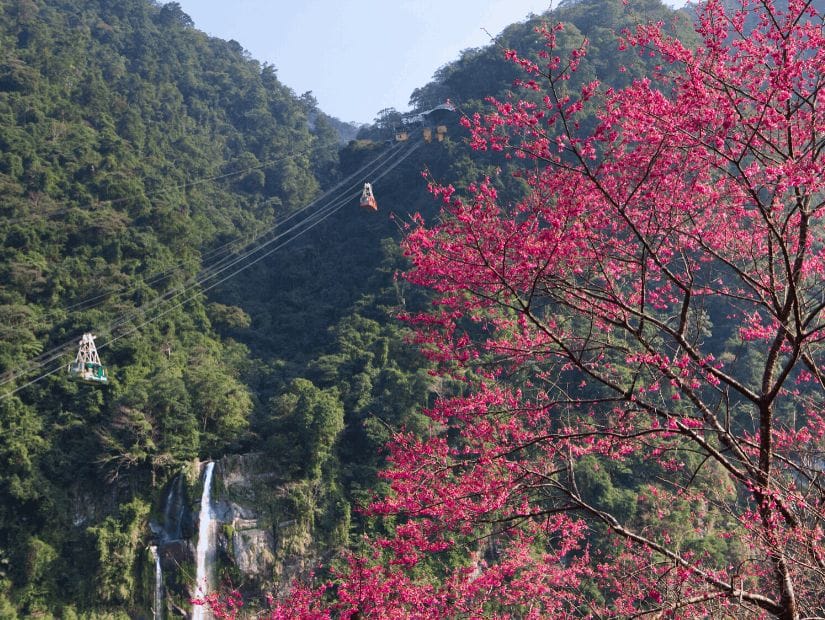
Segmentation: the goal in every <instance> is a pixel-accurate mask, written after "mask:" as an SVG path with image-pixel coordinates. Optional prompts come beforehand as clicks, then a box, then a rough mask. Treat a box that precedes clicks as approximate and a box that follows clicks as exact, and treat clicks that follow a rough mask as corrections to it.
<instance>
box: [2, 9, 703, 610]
mask: <svg viewBox="0 0 825 620" xmlns="http://www.w3.org/2000/svg"><path fill="white" fill-rule="evenodd" d="M674 15H675V14H674V13H673V12H672V11H670V10H669V9H667V8H666V7H664V6H663V5H662V4H661V3H659V2H658V0H644V1H642V2H633V3H631V9H627V8H625V6H624V3H623V2H621V0H582V1H581V2H565V3H562V5H561V7H560V8H559V9H557V10H555V11H554V12H553V13H552V14H548V15H545V16H538V17H535V18H533V19H531V20H529V21H527V22H524V23H520V24H514V25H513V26H510V27H509V28H507V29H506V30H505V31H504V32H503V33H502V34H501V35H500V36H499V37H498V38H497V39H496V43H495V44H494V45H491V46H489V47H485V48H483V49H473V50H467V51H465V52H464V53H462V55H461V57H460V58H459V59H458V60H456V61H455V62H453V63H450V64H448V65H446V66H445V67H442V68H441V69H440V70H439V71H438V72H437V73H436V75H435V77H434V80H433V82H432V83H430V84H428V85H425V86H422V87H421V88H419V89H417V90H416V91H415V92H414V93H413V94H412V99H411V104H412V105H413V106H414V107H415V108H416V110H417V111H419V112H420V111H425V110H429V109H431V108H433V107H435V106H436V105H439V104H441V103H443V102H444V101H445V100H447V99H449V100H451V101H453V102H454V103H455V104H456V105H457V107H458V112H457V113H455V114H454V115H452V116H451V117H448V118H447V119H446V120H444V121H443V122H444V123H445V124H446V126H447V128H448V129H447V134H446V138H445V139H444V140H443V141H436V140H433V141H432V142H428V143H423V142H422V139H421V130H422V129H423V127H422V125H420V124H419V125H412V126H411V129H410V139H409V141H408V142H407V143H395V142H394V133H395V132H394V129H395V127H394V126H392V124H391V123H386V122H382V119H381V118H379V119H377V121H378V122H377V123H376V125H374V126H372V127H369V128H364V129H362V131H361V135H360V138H362V139H360V140H355V141H352V142H349V144H348V145H347V146H346V147H344V148H343V149H341V150H340V151H339V135H340V134H339V132H340V131H341V130H342V128H343V129H345V128H346V127H345V126H344V124H342V123H341V122H340V121H337V119H332V118H329V117H328V116H326V115H325V114H324V113H323V111H321V110H318V108H317V105H316V102H315V101H314V100H313V99H312V98H311V97H310V96H303V97H299V96H296V94H295V93H293V92H292V91H291V90H290V89H289V88H288V87H287V86H286V85H284V84H282V83H281V82H280V81H279V80H278V77H277V71H276V68H275V67H273V66H271V65H267V64H261V63H259V62H257V61H256V60H254V59H252V58H250V57H249V55H248V54H247V53H246V52H245V51H244V49H243V47H242V45H241V44H239V43H237V42H234V41H229V42H226V41H222V40H219V39H215V38H212V37H208V36H207V35H205V34H204V33H202V32H199V31H198V30H197V29H196V28H195V27H194V26H193V24H192V21H191V19H190V18H189V17H188V16H187V15H186V14H185V13H183V12H182V11H181V9H180V7H179V6H178V5H177V3H174V2H173V3H168V4H164V5H160V4H157V3H153V2H150V1H149V0H118V2H109V1H106V0H0V151H2V153H1V154H0V196H1V197H2V199H0V236H2V239H3V245H2V250H0V252H2V260H0V316H2V321H1V322H2V326H0V329H2V330H3V333H2V338H0V372H2V373H3V374H2V377H3V378H2V384H0V388H2V391H3V393H2V400H0V616H3V617H15V615H19V616H20V617H28V616H35V615H39V616H41V617H49V616H50V615H53V616H55V617H67V618H68V617H72V614H75V613H79V614H81V615H83V614H86V615H87V616H88V617H115V616H117V615H118V614H119V615H120V616H123V617H138V616H140V615H141V614H143V615H148V612H147V609H148V605H149V604H150V603H149V602H147V601H150V598H151V597H150V594H149V590H150V589H151V586H150V585H148V583H149V581H150V579H149V578H147V574H148V573H147V567H146V554H145V549H146V547H147V545H148V544H149V543H150V542H151V540H152V536H153V534H152V531H151V528H150V527H149V524H150V522H152V520H153V519H155V520H156V519H157V518H158V512H159V511H160V505H161V498H162V496H163V495H164V494H165V493H166V491H167V489H168V485H169V482H170V481H171V480H172V478H173V477H174V476H175V475H176V474H178V473H179V472H181V471H186V472H189V483H190V486H191V487H192V489H196V488H197V476H196V475H195V474H193V473H192V472H196V471H197V468H196V467H195V466H194V465H193V463H196V462H197V461H199V460H200V461H202V460H205V459H216V458H219V457H221V456H224V455H226V454H234V453H245V452H258V453H263V454H264V455H265V458H266V459H267V460H268V462H269V464H270V466H271V467H272V469H273V470H274V471H276V472H278V473H277V475H278V477H279V479H280V480H281V481H284V482H289V483H290V484H292V485H293V486H292V487H290V488H291V491H290V492H291V493H293V495H294V497H292V499H294V502H295V503H296V505H299V504H300V505H301V506H304V508H302V510H304V511H305V513H306V514H310V515H311V519H310V521H311V522H312V524H313V525H312V527H313V528H314V530H315V532H316V536H317V539H318V541H320V542H319V543H318V546H320V547H322V548H325V549H327V550H334V549H337V548H339V547H341V546H343V545H345V544H346V543H347V542H348V541H349V540H350V533H351V532H352V531H363V530H364V529H368V528H370V527H371V526H372V524H371V523H369V522H365V521H362V520H359V518H358V517H357V515H356V517H354V518H353V517H352V513H353V511H352V510H351V506H352V505H353V503H354V502H357V501H358V500H360V499H362V498H363V497H366V496H368V495H370V494H371V492H372V490H373V489H374V488H375V487H376V485H377V484H378V483H377V482H376V479H375V472H376V468H377V466H378V464H379V459H380V449H381V445H382V444H383V443H384V441H385V440H386V439H387V438H388V437H389V435H390V433H391V432H393V431H395V430H397V429H399V428H401V427H407V428H409V429H412V430H415V429H417V428H420V427H422V426H423V421H422V418H421V416H420V410H421V408H422V407H423V406H426V405H427V404H428V403H430V404H431V403H432V401H433V399H434V397H435V395H437V394H441V393H444V392H445V391H450V390H455V389H457V388H455V387H452V386H449V385H444V384H443V383H441V382H439V383H435V382H434V379H433V378H432V377H431V376H430V375H429V374H428V372H427V371H428V368H429V364H428V362H426V361H425V360H424V359H423V358H421V357H420V356H419V355H418V353H416V352H415V350H414V349H413V348H412V347H411V346H410V345H409V344H408V343H407V342H406V341H405V336H406V328H404V327H403V326H402V325H401V324H399V323H398V322H397V321H395V319H394V317H395V315H396V314H397V313H398V312H399V311H402V310H410V309H414V308H417V307H420V306H421V305H422V304H423V303H425V302H426V300H425V299H424V298H423V294H422V293H421V292H420V291H417V290H414V289H411V288H410V286H409V285H408V284H406V283H404V281H403V280H400V279H398V278H397V277H396V273H397V271H398V270H399V269H400V268H403V266H404V258H403V256H402V255H401V251H400V250H399V248H398V245H397V240H398V238H399V237H400V236H401V234H402V233H401V230H402V228H403V225H404V222H405V221H406V220H407V218H408V216H409V214H411V213H414V212H419V211H420V212H422V213H423V214H424V216H425V217H433V216H434V214H435V213H436V207H437V205H435V204H434V202H433V200H432V198H431V197H430V195H429V194H428V192H427V188H426V183H425V182H424V181H423V180H422V178H421V174H420V173H421V171H422V170H424V169H425V168H426V169H427V170H428V171H429V174H430V175H432V177H433V178H435V179H437V180H439V181H442V182H454V183H456V184H464V185H466V184H467V183H469V182H471V181H474V180H476V179H477V178H478V177H479V176H480V175H481V174H484V173H487V174H491V175H493V177H494V182H495V183H496V184H497V185H498V186H499V187H500V189H501V190H502V191H503V192H505V194H504V195H509V196H512V197H517V196H518V195H520V192H521V191H522V189H523V185H522V181H521V180H519V179H512V178H511V177H509V176H508V174H507V161H506V160H505V159H504V157H503V156H501V155H500V154H493V153H488V154H485V155H479V154H476V153H471V151H470V149H469V148H468V146H467V144H466V143H465V138H466V137H467V133H466V130H465V129H464V128H463V127H461V126H460V125H459V123H458V118H459V116H460V115H462V114H467V115H472V113H473V112H475V111H477V110H480V109H481V107H482V106H483V105H484V103H483V99H484V98H485V97H487V96H490V95H493V96H497V97H504V96H505V93H506V92H507V91H508V90H509V89H511V88H512V85H513V80H514V79H516V77H518V72H517V70H516V69H515V68H514V67H513V65H512V63H510V62H508V61H506V60H505V59H504V57H503V53H502V48H510V47H513V48H518V49H519V50H520V51H521V53H533V54H536V53H538V51H539V48H540V45H541V44H540V41H539V40H538V38H537V37H536V34H535V30H534V29H535V27H536V26H538V25H539V24H540V23H542V21H543V20H544V19H550V20H552V21H556V20H562V21H564V22H566V23H567V24H568V27H567V29H566V30H565V32H564V42H563V44H562V45H563V47H565V48H573V47H577V46H579V45H580V44H581V41H582V38H583V37H587V38H588V39H589V41H590V54H589V56H588V57H587V58H586V60H585V64H584V68H583V70H582V71H580V73H579V78H578V79H580V80H581V81H582V83H584V82H585V81H588V80H590V79H593V78H599V79H601V80H603V81H605V82H606V83H608V84H614V85H617V86H620V85H623V84H627V83H629V81H630V80H631V79H633V78H634V77H636V76H639V75H642V73H643V72H644V71H645V70H646V69H645V66H644V64H643V63H642V61H639V60H638V58H637V57H636V56H634V55H631V54H627V55H622V54H618V53H617V52H616V43H615V32H617V31H620V30H621V28H623V27H625V26H629V25H631V24H634V23H636V22H638V21H639V19H640V18H642V19H645V20H648V19H650V20H657V19H663V20H668V21H669V20H672V19H673V18H674ZM688 22H689V16H688V15H687V14H682V15H681V17H680V18H679V20H677V25H676V27H677V28H679V29H682V31H683V32H687V30H688V25H689V24H688ZM620 67H621V68H622V69H621V70H620ZM383 120H386V119H383ZM440 122H442V121H440ZM393 149H398V150H397V151H393ZM395 152H397V153H402V152H403V153H404V156H405V157H406V158H405V159H403V161H401V160H400V157H399V161H400V163H399V165H398V166H397V167H395V168H393V170H392V171H391V172H390V173H389V175H388V176H386V177H384V178H381V179H379V180H377V181H376V191H377V193H378V202H379V213H378V214H377V215H372V214H368V213H362V212H360V211H359V210H358V208H357V201H356V200H355V198H354V197H350V200H349V202H348V203H347V204H346V206H345V207H344V208H341V209H340V210H338V211H336V212H334V213H332V214H331V215H330V216H329V217H328V218H327V219H325V220H324V221H319V222H318V223H317V225H316V226H314V227H313V228H312V229H311V230H309V231H307V232H306V233H305V234H303V233H302V234H301V236H300V237H296V238H295V239H294V240H292V241H290V243H289V245H288V247H285V248H284V249H282V250H281V251H279V252H277V253H274V254H272V255H271V256H268V257H266V258H265V259H262V260H260V261H259V262H257V263H256V264H254V265H253V266H251V267H250V268H249V269H246V270H245V271H243V272H241V273H238V274H237V275H234V276H233V277H231V278H225V281H222V282H220V283H217V282H216V280H217V279H223V278H216V280H206V279H205V278H206V276H207V275H209V273H210V270H216V269H219V268H221V269H222V268H223V267H224V266H225V265H226V264H227V263H228V261H230V260H231V259H232V258H231V257H233V256H237V254H233V252H239V251H243V250H244V249H245V248H249V247H253V248H254V247H258V246H257V245H255V244H256V243H257V244H259V245H260V244H262V243H264V242H266V241H267V240H270V239H272V236H273V235H275V234H278V231H281V230H283V229H284V228H285V226H286V225H281V226H279V225H278V222H288V221H289V218H290V216H292V215H295V214H298V213H300V212H301V209H302V208H304V207H305V206H309V207H310V210H311V209H312V208H313V207H312V205H313V202H312V201H313V200H315V199H317V198H321V203H323V196H324V191H326V190H328V189H330V188H334V187H336V183H337V182H338V181H340V180H341V179H346V178H349V177H350V175H353V174H355V175H356V177H358V178H356V179H355V182H356V183H362V182H364V181H368V180H372V179H371V178H370V177H368V176H365V175H366V174H367V173H366V172H364V173H362V172H359V171H361V170H363V166H364V165H365V164H368V163H369V162H370V161H373V160H375V159H376V158H380V157H382V156H383V155H384V154H389V155H390V156H392V153H395ZM361 177H363V178H361ZM310 210H308V212H311V211H310ZM390 214H392V216H393V217H390ZM273 231H274V232H273ZM255 240H257V241H255ZM250 243H252V244H253V245H251V246H250V245H249V244H250ZM248 262H250V263H251V260H249V261H248ZM240 265H243V263H241V264H240ZM240 265H239V266H240ZM227 273H234V271H229V272H227ZM213 284H214V286H213ZM207 289H208V290H207ZM84 332H94V333H95V334H96V335H97V337H98V341H97V343H98V347H99V349H100V353H101V356H102V357H103V360H104V362H105V364H106V365H107V367H108V370H109V373H110V377H111V379H110V385H109V386H108V387H106V388H94V387H89V386H85V385H79V384H77V383H72V382H69V381H68V380H67V378H66V376H65V372H64V367H65V364H66V363H67V362H68V361H69V359H70V357H71V355H72V354H73V353H72V352H71V351H70V349H71V347H69V348H67V346H66V343H70V345H71V346H74V345H75V343H76V341H77V340H78V339H79V338H80V335H81V334H83V333H84ZM35 379H36V381H34V382H32V381H33V380H35ZM608 482H609V481H608ZM302 502H303V503H302ZM107 614H109V615H108V616H107Z"/></svg>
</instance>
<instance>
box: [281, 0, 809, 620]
mask: <svg viewBox="0 0 825 620" xmlns="http://www.w3.org/2000/svg"><path fill="white" fill-rule="evenodd" d="M697 24H698V25H697V29H698V32H699V34H700V36H701V39H702V43H701V45H699V46H698V47H697V48H694V49H688V48H686V47H685V46H683V45H682V44H680V42H679V41H677V40H673V39H671V38H669V37H668V36H666V35H665V34H664V30H663V28H662V25H660V24H651V25H644V26H640V27H638V28H637V29H636V30H635V31H634V32H632V33H625V35H624V38H623V42H622V45H623V46H625V47H628V48H630V47H633V48H636V49H637V50H638V51H639V53H642V54H645V55H655V56H658V58H660V66H659V67H658V68H657V70H656V72H655V74H654V75H651V76H650V77H649V79H644V80H639V81H636V82H635V83H633V84H632V85H630V86H629V87H627V88H624V89H622V90H610V89H604V88H602V87H601V86H600V85H599V84H598V83H589V84H586V85H584V86H582V87H580V88H578V87H575V88H574V87H573V86H572V85H573V84H575V83H576V82H575V80H574V79H571V77H575V72H576V70H577V67H578V64H579V63H580V61H581V58H582V56H583V55H584V54H585V53H586V42H583V43H582V47H581V48H580V49H577V50H575V51H574V52H573V53H572V54H569V55H565V54H562V53H560V52H559V51H558V49H557V47H556V43H555V41H556V36H557V34H558V32H559V30H560V29H561V28H562V27H561V26H556V27H548V28H547V29H546V30H544V31H542V33H541V34H542V35H543V36H544V37H545V39H546V50H545V51H544V52H543V53H542V54H541V58H540V59H538V61H535V60H532V59H528V58H523V57H521V56H519V54H518V52H516V51H514V50H508V51H507V55H508V57H509V58H511V59H512V60H513V61H514V62H516V63H518V64H520V65H521V66H522V67H523V68H524V71H525V72H526V76H525V79H524V80H523V81H522V82H521V93H522V99H521V100H518V99H516V98H514V99H512V100H508V101H491V111H490V112H489V113H488V114H486V115H476V116H474V117H473V118H467V119H465V124H466V126H467V127H468V128H469V129H470V130H471V133H472V144H473V147H474V148H476V149H479V150H482V151H484V150H492V151H499V152H501V153H502V154H504V155H505V156H506V157H508V158H510V159H511V160H512V163H513V164H514V165H517V167H518V169H519V172H518V174H519V175H520V176H521V177H522V178H523V179H524V180H525V181H526V183H527V184H528V186H529V188H530V191H529V192H528V194H527V195H526V196H525V197H524V199H523V200H521V201H519V202H517V203H515V204H507V203H505V201H503V200H502V199H500V197H499V195H498V192H497V190H496V184H495V182H494V181H495V180H494V179H493V180H491V179H484V180H482V181H480V182H478V183H477V184H475V185H472V186H471V187H469V188H468V190H467V191H466V192H465V193H464V194H463V195H460V194H459V192H457V191H456V190H455V189H454V188H453V187H451V186H440V185H438V184H437V183H435V182H432V183H431V188H432V191H433V193H434V194H435V195H436V196H438V197H439V198H440V199H441V200H442V201H443V207H442V213H441V216H440V218H439V219H438V221H437V222H436V223H434V224H429V223H427V222H425V221H424V220H423V219H422V218H416V219H415V220H414V222H413V224H412V225H411V227H410V229H409V231H408V236H407V238H406V240H405V244H404V245H405V249H406V252H407V255H408V256H409V258H410V260H411V262H412V268H411V271H410V272H409V273H408V274H407V277H408V278H409V280H410V281H412V282H414V283H416V284H418V285H421V286H424V287H428V288H429V289H431V290H432V291H434V295H435V302H434V303H433V305H432V307H431V309H430V310H429V311H427V312H424V313H421V314H417V315H413V316H409V317H407V319H408V320H409V321H410V322H411V323H412V324H413V325H415V327H416V330H417V331H416V333H417V336H416V340H417V342H418V344H419V345H420V346H421V347H422V348H423V350H424V351H425V352H426V353H427V354H428V355H429V356H430V357H431V358H432V359H434V360H436V361H437V362H438V363H439V368H440V371H441V372H442V373H444V375H445V376H449V377H451V378H452V379H455V380H457V381H458V382H460V384H461V385H462V386H463V389H461V390H460V391H457V395H455V396H454V397H450V398H447V397H444V398H442V399H441V400H439V401H438V402H437V403H436V404H435V405H434V406H433V407H432V409H431V410H429V411H428V415H429V416H430V418H431V419H432V421H433V431H432V433H431V434H430V435H429V436H427V437H423V438H422V437H419V436H414V435H412V434H403V433H401V434H398V435H397V436H396V437H395V438H394V441H393V443H392V444H391V446H390V456H389V466H388V469H387V470H386V472H385V473H384V476H385V477H386V479H387V480H388V481H389V482H390V484H391V492H390V494H389V495H388V496H387V497H384V498H380V499H378V500H376V502H375V503H374V504H373V505H372V506H371V507H370V511H371V513H372V514H374V515H379V516H386V517H387V519H388V523H389V525H388V529H389V531H390V532H391V533H390V534H389V535H387V536H385V537H381V538H377V539H374V540H372V541H370V544H371V545H372V546H373V548H374V552H373V554H372V555H363V556H355V555H353V556H352V557H350V558H349V560H348V563H347V564H346V565H345V566H344V567H343V568H342V569H340V570H339V572H337V573H335V574H334V576H333V579H332V580H331V581H330V582H329V583H328V584H325V585H324V586H322V587H321V589H325V590H326V591H325V596H329V595H330V593H332V594H333V596H332V600H334V602H333V603H331V604H329V606H326V607H325V606H323V605H321V603H319V600H320V599H319V597H317V596H311V595H308V593H311V592H312V586H306V585H305V586H302V587H300V588H298V589H297V590H296V592H297V593H298V594H297V595H296V596H297V598H294V599H292V601H291V602H289V603H288V604H289V605H293V607H292V608H291V609H292V610H293V611H294V610H295V609H296V608H295V607H294V606H295V605H296V604H297V603H296V601H298V602H299V603H300V604H301V609H303V610H304V612H305V613H306V615H307V617H327V616H328V614H330V613H331V614H334V615H336V617H345V618H347V617H369V618H399V617H410V618H424V617H495V618H564V617H592V618H608V617H620V618H633V617H651V618H653V617H662V618H663V617H667V618H674V617H679V618H697V617H719V618H723V617H725V618H733V617H735V618H762V617H777V618H782V619H785V620H791V619H800V618H814V617H825V533H824V532H823V525H825V520H824V519H823V510H825V488H823V482H824V481H823V472H825V452H823V450H824V449H825V416H823V401H824V400H825V399H824V398H823V397H825V370H823V346H822V340H823V337H825V315H823V308H825V273H823V272H824V271H825V243H823V242H824V241H825V239H823V233H825V228H823V217H822V216H823V206H824V204H825V203H823V198H824V197H825V195H824V194H823V180H822V177H823V172H825V170H823V168H824V166H823V159H822V158H823V148H824V147H825V133H824V132H823V130H825V117H824V116H823V112H822V100H821V97H822V96H823V94H825V93H823V92H822V86H823V79H825V38H823V18H822V15H820V14H819V13H818V12H817V11H815V10H814V8H812V4H811V2H810V1H806V0H788V2H786V3H782V4H780V3H779V2H774V1H772V0H759V1H756V0H741V2H740V3H738V4H737V6H736V7H735V9H731V8H730V3H729V2H727V3H723V2H721V1H720V0H709V1H708V2H707V3H706V4H705V5H704V6H703V7H702V9H701V11H700V15H699V19H698V22H697ZM594 107H595V109H598V110H599V111H598V113H597V122H596V124H595V129H594V128H593V127H594V125H593V124H592V123H589V124H588V123H585V122H584V121H585V117H586V115H587V114H588V113H589V112H588V111H589V110H592V109H594ZM585 127H589V128H590V129H589V130H585ZM318 591H319V592H320V589H319V590H318ZM319 596H320V595H319ZM284 604H286V603H284Z"/></svg>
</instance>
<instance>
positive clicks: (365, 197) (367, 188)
mask: <svg viewBox="0 0 825 620" xmlns="http://www.w3.org/2000/svg"><path fill="white" fill-rule="evenodd" d="M361 206H362V207H363V208H365V209H369V210H370V211H378V203H377V202H375V196H374V195H373V193H372V185H371V184H370V183H364V191H362V192H361Z"/></svg>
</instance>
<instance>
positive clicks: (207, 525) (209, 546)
mask: <svg viewBox="0 0 825 620" xmlns="http://www.w3.org/2000/svg"><path fill="white" fill-rule="evenodd" d="M214 467H215V463H213V462H212V461H210V462H209V463H207V464H206V471H205V473H204V475H203V495H202V496H201V511H200V517H199V518H198V548H197V555H196V558H197V564H196V569H195V596H196V597H197V598H201V597H204V596H206V595H207V594H209V585H210V584H209V578H210V576H211V575H210V573H211V569H212V563H213V560H214V555H215V544H214V538H215V536H214V531H213V530H214V528H213V526H212V523H213V520H212V470H213V469H214ZM210 616H211V614H209V612H208V609H207V608H206V607H205V606H204V605H193V607H192V620H205V619H206V618H209V617H210Z"/></svg>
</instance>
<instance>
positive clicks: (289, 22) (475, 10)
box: [178, 0, 681, 123]
mask: <svg viewBox="0 0 825 620" xmlns="http://www.w3.org/2000/svg"><path fill="white" fill-rule="evenodd" d="M677 1H678V0H673V2H677ZM178 2H179V3H180V6H181V7H182V8H183V10H184V12H186V13H187V14H188V15H189V16H190V17H191V18H192V20H193V21H194V22H195V26H196V27H197V28H198V29H199V30H203V31H204V32H206V33H208V34H210V35H213V36H216V37H220V38H222V39H235V40H236V41H237V42H238V43H240V44H241V45H242V46H243V47H244V48H245V49H247V50H248V51H249V53H250V54H251V56H252V57H253V58H255V59H256V60H259V61H261V62H267V63H270V64H272V65H274V67H275V68H276V69H277V72H278V78H279V79H280V80H281V82H283V83H284V84H286V85H287V86H289V87H290V88H292V90H294V91H295V93H296V94H298V95H300V94H302V93H304V92H306V91H308V90H311V91H312V93H313V94H314V95H315V98H316V99H317V100H318V103H319V106H320V108H321V109H322V110H324V111H325V112H326V113H327V114H331V115H332V116H336V117H338V118H340V119H341V120H345V121H355V122H362V123H366V122H372V120H373V118H374V117H375V113H376V112H378V111H379V110H381V109H383V108H388V107H394V108H396V109H397V110H400V111H405V110H407V109H408V106H407V102H408V100H409V96H410V93H412V91H413V89H415V88H417V87H419V86H423V85H424V84H426V83H427V82H429V81H430V78H431V77H432V75H433V73H434V72H435V71H436V70H437V69H438V68H439V67H440V66H442V65H444V64H446V63H447V62H449V61H451V60H454V59H455V58H457V57H458V54H459V52H460V51H461V50H463V49H466V48H468V47H480V46H483V45H486V44H488V43H489V42H490V37H489V36H488V34H487V33H486V32H484V30H485V29H486V30H487V31H488V32H489V33H490V34H492V35H496V34H498V33H499V32H500V31H501V30H502V29H504V27H505V26H507V25H508V24H511V23H513V22H517V21H522V20H524V19H525V18H526V17H527V15H528V14H529V13H531V12H533V13H543V12H544V11H545V10H546V9H547V8H548V7H549V6H550V2H549V0H178ZM670 3H672V2H670ZM680 4H681V2H680Z"/></svg>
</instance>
